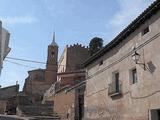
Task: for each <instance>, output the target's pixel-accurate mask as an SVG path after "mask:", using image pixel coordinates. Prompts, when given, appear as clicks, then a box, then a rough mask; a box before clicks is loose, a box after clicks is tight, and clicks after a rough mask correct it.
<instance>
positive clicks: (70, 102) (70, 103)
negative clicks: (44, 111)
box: [53, 91, 75, 120]
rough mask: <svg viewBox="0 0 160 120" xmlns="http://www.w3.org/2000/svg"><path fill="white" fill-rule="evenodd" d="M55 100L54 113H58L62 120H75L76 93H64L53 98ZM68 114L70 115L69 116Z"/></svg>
mask: <svg viewBox="0 0 160 120" xmlns="http://www.w3.org/2000/svg"><path fill="white" fill-rule="evenodd" d="M53 100H54V112H56V113H58V115H59V116H60V117H61V120H67V116H68V120H74V109H75V108H74V107H75V106H74V104H75V92H74V91H72V92H68V93H67V94H66V93H65V91H62V92H60V93H58V94H56V95H55V96H54V97H53ZM67 114H68V115H67Z"/></svg>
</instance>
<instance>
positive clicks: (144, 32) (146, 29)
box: [142, 26, 149, 35]
mask: <svg viewBox="0 0 160 120" xmlns="http://www.w3.org/2000/svg"><path fill="white" fill-rule="evenodd" d="M148 32H149V26H148V27H146V28H144V29H143V31H142V35H145V34H146V33H148Z"/></svg>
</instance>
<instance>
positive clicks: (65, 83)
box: [44, 44, 89, 120]
mask: <svg viewBox="0 0 160 120" xmlns="http://www.w3.org/2000/svg"><path fill="white" fill-rule="evenodd" d="M88 57H89V51H88V48H87V47H84V46H82V45H80V44H74V45H71V46H66V48H65V49H64V51H63V53H62V55H61V57H60V59H59V62H58V73H57V82H56V83H55V84H53V85H52V86H51V87H50V89H49V90H48V91H47V92H46V93H45V94H44V99H45V101H51V100H53V101H54V106H53V109H54V112H56V113H57V114H58V115H59V117H60V118H61V120H67V119H68V120H80V118H81V116H82V114H83V110H82V109H83V98H84V97H83V93H84V89H78V90H72V91H70V92H67V93H66V90H68V89H70V88H72V87H73V86H75V85H77V84H79V83H80V82H82V81H84V80H85V70H84V69H80V68H81V67H82V66H81V64H82V63H83V61H85V60H86V59H87V58H88ZM81 111H82V112H81Z"/></svg>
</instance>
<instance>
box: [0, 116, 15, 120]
mask: <svg viewBox="0 0 160 120" xmlns="http://www.w3.org/2000/svg"><path fill="white" fill-rule="evenodd" d="M0 120H17V119H16V118H10V117H2V116H0Z"/></svg>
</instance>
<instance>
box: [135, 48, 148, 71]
mask: <svg viewBox="0 0 160 120" xmlns="http://www.w3.org/2000/svg"><path fill="white" fill-rule="evenodd" d="M133 51H134V52H133V54H132V60H133V61H134V62H135V63H136V64H139V65H143V68H144V70H146V65H145V63H142V62H139V59H140V56H141V55H140V54H139V53H137V51H136V48H135V47H134V48H133Z"/></svg>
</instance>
